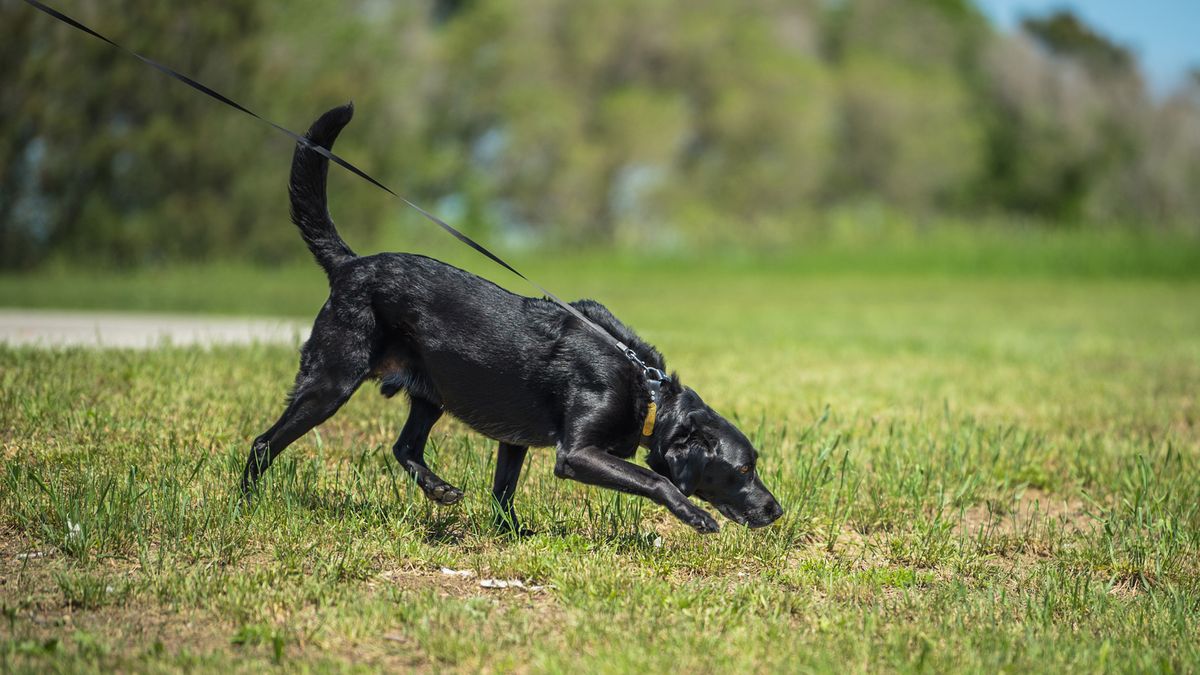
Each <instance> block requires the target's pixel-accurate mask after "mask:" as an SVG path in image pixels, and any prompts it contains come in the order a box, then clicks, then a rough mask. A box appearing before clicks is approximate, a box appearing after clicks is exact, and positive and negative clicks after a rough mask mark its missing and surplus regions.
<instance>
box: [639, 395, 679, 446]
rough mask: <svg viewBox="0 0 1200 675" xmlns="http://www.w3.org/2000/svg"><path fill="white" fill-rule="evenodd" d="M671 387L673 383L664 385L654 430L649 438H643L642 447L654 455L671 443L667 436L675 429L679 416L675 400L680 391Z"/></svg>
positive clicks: (659, 398) (659, 396) (659, 397)
mask: <svg viewBox="0 0 1200 675" xmlns="http://www.w3.org/2000/svg"><path fill="white" fill-rule="evenodd" d="M671 385H672V383H664V385H663V387H662V389H661V390H660V391H659V392H658V405H657V408H658V409H657V411H656V419H655V421H654V429H653V430H652V431H651V432H650V435H649V436H643V437H642V439H641V443H640V445H641V446H642V447H644V448H646V449H647V450H649V451H650V452H652V453H659V452H661V451H662V449H663V446H664V445H665V444H666V443H668V441H669V439H668V438H667V436H668V435H669V434H671V432H672V430H673V429H674V428H675V422H676V420H675V417H676V416H677V414H678V411H677V410H676V402H675V399H676V397H678V396H679V390H678V389H677V387H676V386H671Z"/></svg>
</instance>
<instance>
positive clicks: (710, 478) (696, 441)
mask: <svg viewBox="0 0 1200 675" xmlns="http://www.w3.org/2000/svg"><path fill="white" fill-rule="evenodd" d="M676 382H678V381H676ZM671 390H672V391H670V392H666V394H667V395H665V396H664V397H663V401H662V410H661V411H660V413H659V420H660V422H659V424H660V427H659V428H657V429H655V432H654V437H653V439H652V442H651V444H650V454H649V455H648V456H647V457H646V463H647V464H648V465H649V466H650V468H651V469H652V470H653V471H654V472H656V473H658V474H659V475H661V476H664V477H666V478H667V479H668V480H670V481H671V483H673V484H674V485H675V487H677V488H679V491H680V492H682V493H683V494H684V495H687V496H689V497H690V496H692V495H695V496H696V497H699V498H700V499H702V500H704V501H706V502H708V503H709V504H712V505H713V506H714V507H715V508H716V509H717V510H718V511H720V512H721V513H722V514H724V515H725V517H726V518H729V519H730V520H732V521H734V522H737V523H740V524H742V525H746V526H748V527H763V526H765V525H770V524H771V523H773V522H775V520H776V519H777V518H779V516H781V515H783V508H782V507H781V506H779V502H778V501H777V500H776V499H775V495H773V494H771V491H770V490H768V489H767V488H766V486H765V485H763V482H762V479H760V478H759V476H758V451H757V450H755V449H754V446H753V445H751V443H750V441H749V439H747V438H746V436H745V435H744V434H743V433H742V432H741V431H739V430H738V428H737V427H735V426H733V425H732V424H730V423H729V421H728V420H726V419H725V418H724V417H721V416H720V415H718V414H717V412H716V411H714V410H713V409H712V408H710V407H708V405H706V404H705V403H704V401H703V400H701V398H700V396H699V395H698V394H697V393H696V392H694V391H692V390H691V389H690V388H688V387H683V386H676V387H671Z"/></svg>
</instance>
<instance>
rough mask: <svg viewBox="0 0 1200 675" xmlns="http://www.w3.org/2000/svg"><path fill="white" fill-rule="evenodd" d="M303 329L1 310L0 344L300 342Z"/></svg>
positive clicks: (271, 322)
mask: <svg viewBox="0 0 1200 675" xmlns="http://www.w3.org/2000/svg"><path fill="white" fill-rule="evenodd" d="M307 337H308V326H307V325H305V324H303V323H300V322H295V321H288V320H285V319H236V318H228V317H207V316H196V315H184V314H135V313H127V312H71V311H43V310H28V309H0V343H3V344H8V345H36V346H43V347H59V346H84V347H123V348H134V349H150V348H153V347H159V346H163V345H218V344H250V343H254V342H273V343H284V344H299V342H300V341H301V340H303V339H305V338H307Z"/></svg>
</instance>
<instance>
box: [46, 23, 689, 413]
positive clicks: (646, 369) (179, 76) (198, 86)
mask: <svg viewBox="0 0 1200 675" xmlns="http://www.w3.org/2000/svg"><path fill="white" fill-rule="evenodd" d="M25 2H26V3H28V4H29V5H31V6H33V7H34V8H35V9H37V10H39V11H41V12H44V13H46V14H48V15H50V16H52V17H54V18H55V19H58V20H59V21H61V22H63V23H65V24H67V25H68V26H71V27H72V28H75V29H77V30H81V31H83V32H84V33H87V34H88V35H91V36H92V37H94V38H97V39H100V40H103V41H104V42H107V43H108V44H109V45H112V46H113V47H116V48H117V49H119V50H121V51H123V52H125V53H126V54H128V55H130V56H132V57H133V58H135V59H137V60H138V61H141V62H142V63H144V64H146V65H148V66H150V67H151V68H154V69H155V70H157V71H159V72H160V73H162V74H164V75H166V76H168V77H171V78H174V79H176V80H179V81H180V82H182V83H184V84H186V85H187V86H189V87H191V88H192V89H195V90H196V91H198V92H200V93H202V94H204V95H206V96H208V97H209V98H213V99H215V100H217V101H220V102H221V103H224V104H225V105H227V106H229V107H230V108H233V109H235V110H239V111H241V112H243V113H246V114H247V115H249V116H251V117H253V118H254V119H256V120H258V121H259V122H262V123H264V124H266V125H268V126H270V127H271V128H273V129H275V130H276V131H278V132H280V133H282V134H284V135H286V136H288V137H290V138H291V139H292V140H294V141H296V142H297V143H301V144H303V145H304V146H305V147H307V148H309V149H310V150H313V151H315V152H317V153H318V154H320V155H322V156H323V157H325V158H326V159H328V160H329V161H331V162H333V163H334V164H337V165H338V166H340V167H342V168H343V169H346V170H347V171H349V172H350V173H352V174H354V175H356V176H358V177H359V178H361V179H363V180H365V181H367V182H368V183H370V184H371V185H374V186H375V187H377V188H379V189H380V190H383V191H384V192H386V193H388V194H389V195H391V196H393V197H395V198H396V199H399V200H400V201H402V202H404V204H405V205H407V206H408V207H410V208H412V209H413V210H414V211H416V212H417V213H419V214H421V215H422V216H425V218H426V219H427V220H429V221H430V222H432V223H434V224H435V225H437V226H438V227H441V228H442V229H443V230H445V231H447V232H449V233H450V234H451V235H453V236H454V238H455V239H458V240H459V241H461V242H462V243H464V244H466V245H467V246H470V247H471V248H473V249H475V250H476V251H478V252H479V253H481V254H483V255H484V256H486V257H487V258H488V259H490V260H491V261H492V262H494V263H496V264H497V265H500V266H501V267H503V268H504V269H506V270H508V271H509V272H512V273H513V274H515V275H517V276H519V277H521V278H522V279H524V280H525V281H526V282H528V283H529V285H531V286H533V287H534V288H536V289H537V290H539V291H541V292H542V293H543V294H544V295H545V296H546V297H547V298H550V299H551V300H553V301H554V302H555V303H557V304H558V306H559V307H562V308H563V309H565V310H567V311H568V312H569V313H570V314H571V315H572V316H574V317H575V318H576V319H579V320H580V321H581V322H583V325H585V326H587V327H588V328H590V329H591V330H592V331H593V332H595V333H596V334H597V335H599V336H600V337H602V338H603V339H604V340H605V341H607V342H608V343H609V344H611V345H612V346H614V347H616V348H617V350H618V351H620V352H621V353H622V354H624V355H625V357H626V358H628V359H629V360H630V361H631V362H632V363H633V365H635V366H637V367H638V368H640V369H641V370H642V374H643V375H644V376H645V377H646V381H647V382H649V383H651V386H650V390H651V396H652V398H653V399H657V392H658V386H657V385H660V384H661V383H662V382H663V381H664V380H666V374H665V373H663V372H662V371H661V370H659V369H658V368H654V367H653V366H648V365H646V362H645V361H642V359H641V358H640V357H638V355H637V352H635V351H633V349H632V348H630V347H629V346H628V345H626V344H625V343H624V342H621V341H620V340H618V339H617V338H616V336H614V335H613V334H612V333H609V332H608V331H606V330H604V329H603V328H601V327H600V326H598V325H596V323H595V322H594V321H592V320H591V319H589V318H587V317H586V316H584V315H583V313H582V312H580V311H579V310H578V309H575V308H574V307H572V306H571V305H570V304H568V303H566V302H564V301H563V300H562V299H561V298H559V297H558V296H557V295H555V294H553V293H551V292H550V291H549V290H548V289H547V288H546V287H544V286H542V285H541V284H539V283H538V282H536V281H534V280H533V279H530V278H529V277H527V276H525V275H524V274H521V273H520V272H518V271H517V269H516V268H515V267H513V266H512V265H509V264H508V263H506V262H504V260H502V259H501V258H500V256H498V255H496V254H495V253H492V252H491V251H489V250H488V249H487V248H485V247H484V246H483V244H480V243H479V242H477V241H475V240H474V239H472V238H470V237H468V236H467V235H465V234H463V233H462V232H460V231H459V230H458V229H456V228H455V227H453V226H452V225H450V224H449V223H447V222H446V221H444V220H442V219H441V218H438V217H437V216H435V215H433V214H432V213H430V212H428V211H426V210H425V209H423V208H421V207H420V206H418V205H417V204H414V203H413V202H411V201H409V200H408V199H406V198H405V197H404V196H402V195H399V194H397V193H396V192H393V191H392V189H391V188H389V187H388V186H386V185H384V184H383V183H380V182H379V181H378V180H376V179H375V178H373V177H371V175H370V174H368V173H367V172H366V171H363V170H362V169H360V168H358V167H357V166H354V165H353V164H351V163H350V162H347V161H346V160H344V159H342V158H341V157H338V156H337V155H335V154H333V153H332V152H330V151H329V150H327V149H326V148H323V147H321V146H319V145H317V144H315V143H313V142H311V141H309V140H308V139H307V138H305V137H304V136H301V135H300V134H298V133H296V132H294V131H292V130H291V129H288V128H286V127H283V126H281V125H279V124H276V123H274V122H272V121H271V120H269V119H266V118H265V117H262V116H260V115H259V114H257V113H255V112H254V111H253V110H250V109H249V108H247V107H246V106H244V105H242V104H240V103H238V102H237V101H234V100H233V99H231V98H229V97H228V96H225V95H224V94H222V93H220V92H218V91H216V90H215V89H212V88H211V87H208V86H207V85H204V84H202V83H200V82H197V81H196V80H193V79H192V78H190V77H188V76H187V75H184V74H183V73H180V72H179V71H177V70H175V69H173V68H170V67H169V66H165V65H163V64H161V63H159V62H158V61H155V60H154V59H151V58H148V57H145V56H142V55H141V54H139V53H137V52H135V51H133V50H132V49H129V48H127V47H124V46H122V45H120V44H117V43H116V42H114V41H112V40H110V39H109V38H107V37H105V36H103V35H101V34H100V33H97V32H96V31H94V30H92V29H91V28H89V27H88V26H86V25H84V24H83V23H80V22H79V21H76V20H75V19H72V18H71V17H69V16H67V15H66V14H63V13H62V12H60V11H58V10H56V9H54V8H52V7H48V6H46V5H45V4H43V3H41V2H38V0H25Z"/></svg>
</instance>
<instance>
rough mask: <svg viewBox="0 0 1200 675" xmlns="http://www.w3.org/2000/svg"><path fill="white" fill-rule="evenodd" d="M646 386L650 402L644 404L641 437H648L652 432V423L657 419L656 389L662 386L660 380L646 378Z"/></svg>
mask: <svg viewBox="0 0 1200 675" xmlns="http://www.w3.org/2000/svg"><path fill="white" fill-rule="evenodd" d="M646 388H647V389H648V390H649V391H650V403H649V404H647V405H646V421H645V422H642V438H650V436H651V435H652V434H653V433H654V423H655V422H657V421H658V391H659V389H661V388H662V380H655V379H651V378H646Z"/></svg>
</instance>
